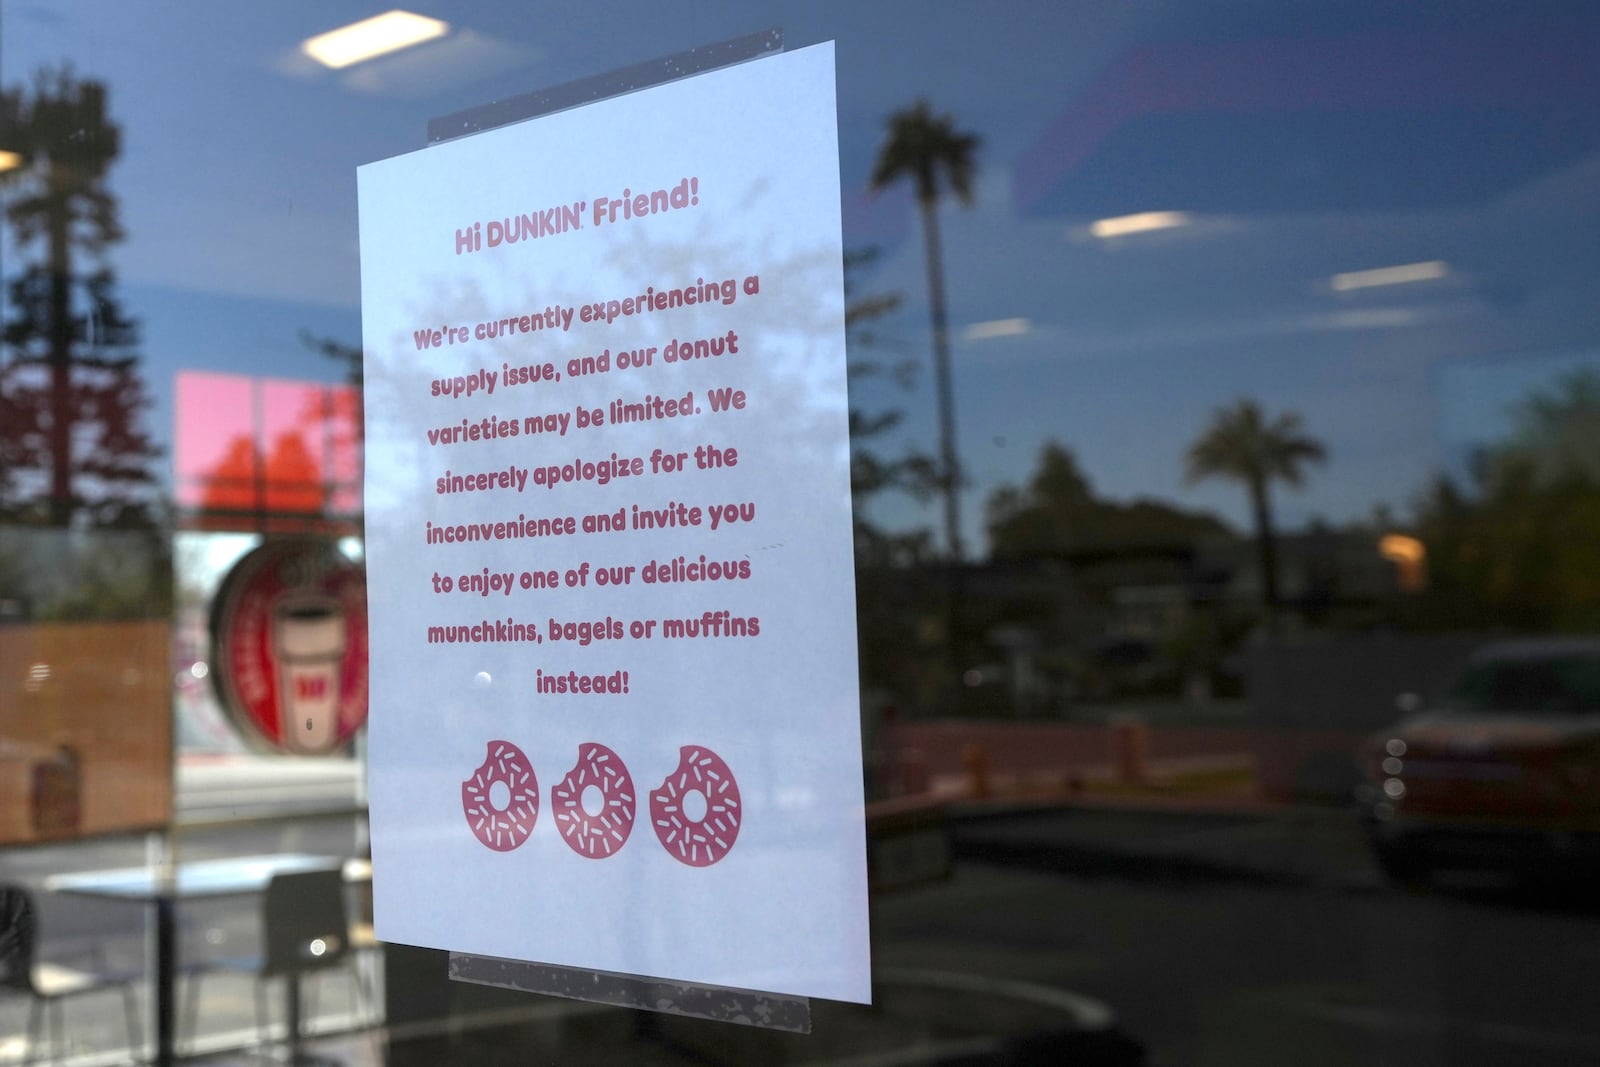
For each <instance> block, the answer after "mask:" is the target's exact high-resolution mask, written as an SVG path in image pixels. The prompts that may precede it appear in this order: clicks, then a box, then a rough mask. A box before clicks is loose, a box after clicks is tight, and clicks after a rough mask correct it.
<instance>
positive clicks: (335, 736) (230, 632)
mask: <svg viewBox="0 0 1600 1067" xmlns="http://www.w3.org/2000/svg"><path fill="white" fill-rule="evenodd" d="M211 661H212V662H211V677H212V678H213V679H214V680H215V683H216V688H217V695H218V698H219V699H220V700H221V702H222V706H223V708H224V709H225V710H226V711H227V713H228V715H229V716H230V717H231V718H232V719H233V721H234V723H235V724H236V725H238V726H239V727H240V729H241V731H242V732H243V733H244V734H245V735H246V736H247V737H248V738H250V740H252V741H254V742H255V743H257V744H259V745H261V746H263V747H266V748H269V749H272V750H275V751H279V752H289V753H294V754H298V755H320V754H323V753H327V752H332V751H334V750H336V749H338V748H339V747H340V746H341V745H343V744H344V743H345V742H346V741H348V740H349V739H350V737H351V735H353V734H354V733H355V732H356V730H357V729H359V728H360V727H361V724H362V723H364V722H365V721H366V718H367V587H366V574H365V572H364V571H363V569H362V568H361V567H360V566H358V565H356V564H355V563H352V562H351V561H350V560H349V559H347V558H346V557H345V556H344V555H343V554H341V553H340V552H339V550H338V548H337V547H336V546H335V545H334V544H332V543H331V542H328V541H321V540H315V539H310V538H290V539H281V540H271V541H267V542H266V543H264V544H262V545H261V546H259V547H258V548H256V549H254V550H253V551H251V552H250V553H248V554H247V555H245V556H244V557H243V558H242V559H240V560H239V562H238V563H237V564H235V565H234V568H233V570H231V571H230V572H229V573H228V576H227V578H226V579H224V580H223V583H222V589H221V590H220V591H219V592H218V594H217V599H216V602H215V604H214V605H213V608H212V617H211Z"/></svg>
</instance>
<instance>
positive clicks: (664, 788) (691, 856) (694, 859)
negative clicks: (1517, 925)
mask: <svg viewBox="0 0 1600 1067" xmlns="http://www.w3.org/2000/svg"><path fill="white" fill-rule="evenodd" d="M678 756H679V758H678V766H677V768H676V769H675V770H673V772H672V773H671V774H669V775H667V777H666V780H665V781H663V782H662V783H661V785H660V786H659V787H658V788H657V789H655V790H653V791H652V792H651V794H650V821H651V823H652V824H654V826H655V830H656V836H657V837H658V838H660V839H661V844H662V847H664V848H665V849H666V850H667V852H668V854H669V855H671V856H672V858H673V859H675V860H677V861H678V862H679V863H685V864H688V865H689V866H690V867H709V866H711V865H712V864H713V863H717V862H719V861H720V860H721V859H722V858H723V857H724V856H726V855H727V854H728V852H729V850H731V849H732V848H733V845H734V842H735V841H737V840H739V823H740V820H741V819H742V818H743V817H744V809H743V807H741V806H740V803H739V783H738V782H737V781H736V780H735V779H734V777H733V771H731V770H729V769H728V765H727V764H726V763H724V762H723V761H722V757H721V756H719V755H717V754H716V753H715V752H713V751H711V750H710V749H709V748H706V747H705V746H703V745H684V746H683V747H682V748H680V749H679V750H678Z"/></svg>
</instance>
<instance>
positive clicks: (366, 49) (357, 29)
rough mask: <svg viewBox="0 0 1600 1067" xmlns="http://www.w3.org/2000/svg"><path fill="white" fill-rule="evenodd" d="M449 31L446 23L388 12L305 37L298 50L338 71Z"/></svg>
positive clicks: (406, 12) (418, 16)
mask: <svg viewBox="0 0 1600 1067" xmlns="http://www.w3.org/2000/svg"><path fill="white" fill-rule="evenodd" d="M449 31H450V24H449V23H448V22H441V21H439V20H438V19H430V18H427V17H425V16H423V15H414V14H412V13H411V12H409V11H400V10H395V11H387V12H385V13H383V14H382V15H375V16H373V17H372V18H370V19H362V20H361V21H360V22H352V23H351V24H350V25H348V26H342V27H340V28H339V29H337V30H329V31H328V32H327V33H321V34H318V35H317V36H315V37H309V38H307V39H306V40H305V41H304V42H303V43H302V44H301V45H300V50H301V51H302V52H304V53H305V54H306V55H308V56H310V57H311V58H312V59H315V60H316V61H317V62H318V63H321V64H322V65H323V66H325V67H332V68H333V69H334V70H339V69H341V68H343V67H348V66H353V65H354V64H356V63H360V62H363V61H365V60H368V59H373V58H376V57H377V56H382V55H387V54H389V53H390V52H398V51H400V50H401V49H402V48H410V47H411V46H412V45H418V44H421V43H422V42H423V41H431V40H433V39H434V38H435V37H443V36H444V35H445V34H446V33H448V32H449Z"/></svg>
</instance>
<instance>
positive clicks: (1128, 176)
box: [0, 0, 1600, 545]
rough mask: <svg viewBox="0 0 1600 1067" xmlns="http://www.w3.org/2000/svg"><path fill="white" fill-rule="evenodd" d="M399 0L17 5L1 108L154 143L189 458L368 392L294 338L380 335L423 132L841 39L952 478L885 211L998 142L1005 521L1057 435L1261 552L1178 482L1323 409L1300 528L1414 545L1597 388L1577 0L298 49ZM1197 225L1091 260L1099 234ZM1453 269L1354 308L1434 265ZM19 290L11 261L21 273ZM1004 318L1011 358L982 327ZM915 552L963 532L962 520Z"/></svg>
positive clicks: (954, 261)
mask: <svg viewBox="0 0 1600 1067" xmlns="http://www.w3.org/2000/svg"><path fill="white" fill-rule="evenodd" d="M387 6H388V5H380V4H363V3H349V4H342V5H339V6H338V7H337V8H336V9H330V8H328V6H327V5H325V4H321V3H310V2H285V3H274V4H270V5H260V6H259V7H255V8H230V9H229V12H228V14H227V15H226V17H224V18H206V19H203V20H201V19H199V18H197V17H196V12H195V9H194V7H193V5H190V4H178V3H142V4H139V5H129V4H124V3H120V2H117V0H62V2H59V3H51V4H44V3H25V2H17V3H9V4H7V5H6V7H5V9H4V12H3V15H0V18H3V24H0V31H3V32H0V78H3V80H4V81H5V83H6V84H8V85H14V84H16V83H18V82H19V81H20V80H22V79H24V78H25V77H27V76H28V75H29V73H30V72H31V71H33V70H35V69H38V68H39V67H41V66H43V65H47V64H59V63H61V62H63V61H68V62H70V63H71V64H72V66H73V68H74V69H75V71H76V72H77V73H78V74H79V75H80V76H84V77H93V78H99V79H102V80H104V81H105V82H106V83H108V84H109V85H110V87H111V112H112V115H113V117H114V118H115V120H116V121H118V122H120V123H121V125H122V127H123V129H124V138H125V140H124V143H125V150H124V153H123V156H122V158H121V160H119V162H118V163H117V164H116V165H115V167H114V168H113V171H112V180H111V185H112V188H113V189H114V190H115V192H116V193H117V194H118V195H119V196H120V197H121V198H122V212H123V220H124V223H125V226H126V228H127V230H128V232H129V239H128V240H127V241H126V242H124V243H123V244H122V245H121V246H119V247H118V248H116V249H115V250H114V252H113V256H112V259H113V263H114V264H115V266H116V268H117V270H118V271H119V279H120V283H121V287H122V292H123V294H124V297H125V300H126V303H127V305H128V307H129V309H130V311H132V312H133V313H134V314H136V315H137V316H139V317H140V318H141V319H142V320H143V323H144V342H143V345H142V351H143V353H144V356H145V361H146V362H145V366H146V370H147V373H148V375H149V378H150V383H151V386H152V389H153V391H154V393H155V394H156V396H157V398H158V403H159V405H160V407H159V409H158V410H157V411H156V412H155V413H154V416H153V426H154V428H155V429H156V430H157V434H158V436H159V437H161V438H163V439H166V438H168V437H169V436H170V431H169V430H168V429H167V427H168V426H169V425H170V418H171V407H170V401H171V393H172V385H171V383H172V376H173V375H174V374H175V373H176V372H177V371H178V370H180V369H200V370H217V371H229V372H235V373H260V371H261V368H263V367H270V368H271V372H272V374H273V375H275V376H281V377H308V378H316V379H322V380H330V381H331V380H335V379H337V378H338V376H339V374H340V368H339V367H337V366H334V365H333V364H331V363H330V362H329V361H328V360H326V359H324V358H323V357H321V356H319V355H317V354H316V353H315V352H313V351H311V350H310V349H308V348H307V347H306V346H305V345H303V344H302V343H301V341H300V340H299V333H300V331H302V330H308V331H310V332H311V333H313V334H316V335H318V336H326V337H333V338H336V339H340V340H344V341H347V342H351V343H354V342H355V341H356V340H357V339H358V338H359V336H360V318H359V309H358V303H359V263H358V248H357V238H356V203H355V168H356V166H357V165H359V164H361V163H365V162H369V161H372V160H376V159H382V158H386V157H389V156H392V155H396V154H398V153H401V152H406V151H411V150H414V149H416V148H418V147H420V146H421V145H422V144H423V141H424V137H425V130H426V124H427V120H428V119H429V118H431V117H434V116H436V115H441V114H446V113H449V112H452V111H456V110H460V109H463V108H466V107H470V106H472V105H474V104H477V103H482V102H486V101H488V100H491V99H495V98H498V97H501V96H505V95H510V94H513V93H518V92H525V91H528V90H530V89H534V88H540V87H544V86H548V85H552V84H557V83H560V82H564V81H567V80H571V79H574V78H578V77H584V76H588V75H591V74H594V73H597V72H600V71H604V70H607V69H610V68H613V67H617V66H622V65H626V64H629V63H634V62H638V61H641V60H644V59H648V58H651V57H654V56H658V55H662V54H664V53H668V52H673V51H677V50H681V49H685V48H689V47H692V46H694V45H697V44H703V43H707V42H710V41H716V40H722V39H725V38H728V37H732V36H735V35H738V34H742V33H748V32H753V31H755V30H759V29H763V28H766V27H769V26H781V27H783V28H784V30H785V32H786V37H787V43H788V45H789V47H791V48H794V47H800V46H803V45H805V44H809V43H812V42H815V41H819V40H826V39H835V40H837V42H838V46H837V47H838V53H837V54H838V69H839V75H838V77H839V101H840V104H839V121H840V147H841V169H842V187H841V195H842V199H843V204H844V228H845V233H844V240H845V246H846V247H847V248H858V247H862V246H866V245H879V246H882V248H883V253H884V254H883V256H882V257H881V258H880V260H879V261H878V263H877V264H876V266H875V272H874V273H873V274H872V275H871V276H870V277H868V278H865V279H863V282H862V291H864V292H881V291H886V290H897V291H900V292H902V293H904V295H905V297H906V300H905V303H904V304H903V306H902V307H901V309H900V310H899V311H898V312H897V313H896V315H895V316H894V317H893V318H892V319H891V320H889V321H887V322H885V323H884V324H882V326H881V327H880V328H879V330H878V332H879V333H881V334H884V335H885V336H886V338H887V342H886V344H887V347H886V348H885V349H884V350H883V353H882V354H883V355H884V357H885V358H889V359H897V358H910V359H914V360H917V361H919V362H920V363H921V364H922V366H923V368H924V369H923V372H922V373H921V375H920V377H919V379H918V381H917V384H916V387H915V388H914V390H912V391H911V392H909V393H902V392H899V391H896V390H894V389H893V388H892V387H891V386H889V385H887V384H884V383H867V384H864V385H863V393H862V396H861V398H860V399H861V401H862V403H863V404H864V405H865V406H867V407H868V408H881V407H884V406H903V407H904V408H905V409H906V411H907V420H906V422H905V424H904V428H903V433H904V435H905V438H906V440H908V441H910V442H912V443H914V444H917V445H919V446H921V447H923V448H925V449H927V450H929V451H933V450H934V448H935V428H934V418H933V413H934V399H933V381H932V373H931V369H929V368H928V366H927V352H928V336H927V334H928V330H927V325H926V324H927V308H926V298H925V291H926V290H925V283H924V275H923V269H924V268H923V254H922V247H921V243H920V233H919V230H918V228H917V225H916V218H915V209H914V204H913V203H912V201H911V197H910V195H909V192H908V191H907V190H905V189H899V190H891V191H888V192H885V193H884V194H883V195H881V196H877V197H874V196H870V195H868V194H867V192H866V179H867V175H868V173H869V171H870V168H871V165H872V160H873V154H874V153H875V151H876V149H877V147H878V144H879V143H880V141H881V138H882V135H883V120H884V118H885V117H886V116H887V115H888V114H889V113H890V112H892V111H893V110H895V109H897V108H900V107H904V106H906V105H908V104H910V103H912V102H913V101H914V100H916V99H917V98H918V97H919V96H923V95H926V96H928V97H929V98H930V99H931V101H932V103H933V105H934V107H935V108H936V109H938V110H941V111H949V112H951V113H952V114H953V115H954V116H955V117H956V120H957V123H958V124H959V126H960V127H962V128H964V129H968V130H971V131H973V132H976V133H978V134H979V135H980V136H981V137H982V138H983V145H982V149H981V154H980V173H979V175H978V187H977V197H976V202H975V204H974V205H973V206H972V207H971V208H959V207H955V206H947V207H946V209H945V211H944V216H943V220H942V221H943V225H944V244H945V255H946V272H947V276H948V285H949V293H950V311H951V321H952V326H953V355H954V373H955V382H956V390H957V408H958V410H957V425H958V433H959V440H960V444H961V454H962V458H963V461H964V464H965V466H966V470H967V473H968V475H969V479H970V482H971V486H970V488H969V490H968V492H967V505H966V507H965V508H964V512H965V514H966V516H967V523H968V530H967V532H966V539H967V541H968V543H969V544H972V545H981V544H983V538H982V536H981V532H980V530H979V525H980V524H981V521H982V507H981V503H982V500H983V498H984V497H985V496H986V495H987V493H988V491H989V490H991V489H992V488H993V487H994V486H995V485H996V484H999V483H1002V482H1007V481H1010V482H1018V481H1021V480H1023V479H1024V478H1026V477H1027V475H1028V473H1029V471H1030V470H1031V468H1032V465H1033V462H1034V460H1035V459H1036V457H1037V455H1038V449H1039V445H1040V444H1041V443H1042V442H1043V441H1045V440H1047V439H1050V438H1054V439H1057V440H1059V441H1061V442H1063V443H1064V444H1066V445H1067V446H1068V447H1070V448H1071V449H1073V450H1074V451H1075V452H1076V453H1077V454H1078V456H1079V459H1080V460H1081V462H1082V465H1083V468H1084V470H1085V471H1086V473H1087V474H1088V475H1089V477H1090V478H1091V480H1092V481H1093V482H1094V484H1095V486H1096V487H1097V489H1098V490H1099V491H1100V492H1102V493H1105V494H1107V495H1111V496H1115V497H1119V498H1124V499H1125V498H1130V497H1134V496H1157V497H1161V498H1165V499H1169V500H1175V501H1179V502H1182V503H1185V504H1188V505H1190V506H1195V507H1203V508H1207V509H1210V510H1214V511H1216V512H1217V513H1219V514H1221V515H1223V516H1225V517H1227V518H1228V519H1229V520H1230V521H1232V522H1234V523H1236V524H1238V525H1240V526H1241V527H1242V526H1244V525H1245V500H1244V495H1243V493H1241V492H1239V491H1238V489H1237V487H1235V486H1232V485H1229V484H1226V483H1202V484H1200V485H1197V486H1194V487H1186V486H1185V485H1184V484H1183V482H1182V473H1183V453H1184V450H1185V448H1186V447H1187V445H1188V444H1189V442H1190V441H1192V440H1193V439H1194V438H1195V436H1196V435H1197V434H1198V433H1199V432H1200V430H1201V429H1202V427H1203V426H1204V425H1205V423H1206V421H1207V420H1208V418H1209V417H1210V414H1211V412H1212V410H1213V409H1214V408H1216V407H1218V406H1220V405H1222V404H1226V403H1229V402H1231V401H1232V400H1234V399H1235V398H1236V397H1238V396H1240V395H1244V394H1249V395H1253V396H1255V397H1257V398H1259V399H1260V400H1261V401H1262V402H1263V404H1264V405H1265V406H1266V407H1267V408H1268V409H1269V410H1273V411H1276V410H1286V409H1293V410H1297V411H1299V412H1300V413H1301V414H1302V415H1303V417H1304V419H1305V424H1306V427H1307V429H1308V430H1309V431H1310V432H1311V433H1313V434H1315V435H1316V436H1318V437H1320V438H1321V439H1322V440H1323V441H1324V442H1325V443H1326V444H1327V447H1328V452H1329V462H1328V463H1327V464H1326V466H1324V467H1322V468H1319V469H1318V470H1316V471H1315V472H1313V474H1312V475H1311V477H1310V478H1309V480H1308V483H1307V485H1306V487H1305V488H1304V489H1303V490H1300V491H1297V492H1288V493H1284V494H1282V497H1281V499H1280V501H1279V508H1280V511H1281V512H1282V514H1283V518H1284V520H1285V522H1286V523H1287V524H1290V525H1298V524H1300V523H1303V522H1305V521H1307V520H1308V519H1309V518H1310V517H1312V516H1314V515H1320V516H1324V517H1327V518H1329V519H1332V520H1344V519H1351V518H1357V517H1362V516H1365V515H1367V514H1369V513H1370V511H1371V510H1372V508H1373V506H1374V505H1375V504H1379V503H1385V504H1388V505H1389V506H1391V507H1393V508H1395V509H1396V510H1397V511H1398V512H1400V513H1401V514H1404V512H1405V508H1406V504H1407V502H1408V501H1409V500H1410V499H1411V498H1412V497H1414V496H1415V495H1416V494H1417V493H1418V492H1419V491H1420V490H1421V489H1422V488H1423V486H1424V484H1425V483H1426V481H1427V479H1428V478H1429V476H1430V475H1431V473H1432V472H1433V471H1435V470H1436V469H1440V468H1450V469H1454V470H1460V469H1462V467H1463V465H1464V459H1465V456H1466V455H1467V454H1468V453H1469V452H1470V451H1471V449H1472V448H1474V447H1476V446H1478V445H1481V444H1483V443H1484V442H1485V441H1487V440H1490V439H1492V438H1493V436H1494V435H1495V434H1497V433H1499V432H1503V430H1504V427H1505V422H1504V419H1505V411H1506V410H1507V409H1508V408H1509V407H1510V406H1511V405H1512V404H1514V403H1515V401H1516V399H1517V398H1518V397H1520V396H1521V395H1523V394H1525V393H1526V392H1527V391H1528V390H1529V389H1531V388H1534V387H1536V386H1539V385H1543V384H1546V383H1548V382H1549V381H1550V380H1551V376H1552V375H1553V374H1555V373H1557V372H1559V371H1560V370H1563V369H1567V368H1570V367H1571V366H1574V365H1579V366H1583V365H1590V366H1592V365H1594V364H1595V363H1596V362H1597V360H1600V356H1597V354H1596V350H1595V348H1594V342H1595V339H1596V337H1597V336H1600V305H1597V303H1596V301H1595V300H1594V299H1593V293H1594V291H1595V282H1596V280H1597V275H1600V240H1597V237H1600V233H1597V231H1600V211H1597V210H1596V208H1597V207H1600V204H1597V200H1600V161H1597V156H1596V148H1597V146H1600V106H1597V105H1600V72H1597V68H1596V65H1595V64H1594V63H1593V62H1592V56H1593V55H1595V54H1597V51H1600V48H1597V46H1600V13H1591V12H1590V10H1589V9H1587V8H1585V7H1583V6H1581V5H1542V4H1519V5H1510V4H1481V3H1464V4H1449V5H1442V4H1413V5H1405V6H1404V10H1401V11H1396V10H1392V8H1393V7H1394V6H1395V5H1386V4H1376V3H1370V4H1359V3H1358V4H1350V3H1340V4H1331V3H1299V4H1294V5H1284V4H1262V3H1242V4H1239V3H1229V4H1220V3H1209V4H1195V3H1176V2H1172V3H1135V4H1122V5H1098V4H1061V5H1058V4H1043V3H1040V4H1032V5H1017V6H1015V7H1007V8H1004V9H1001V8H996V7H995V6H993V5H961V6H956V5H940V6H938V7H936V8H930V7H929V6H928V5H926V4H911V3H876V4H871V5H847V4H804V5H802V4H788V3H761V4H746V3H732V2H726V3H695V4H692V5H635V6H631V7H628V8H621V9H607V10H606V12H605V14H604V15H597V14H596V12H595V10H594V9H593V8H590V7H572V8H568V9H563V10H554V11H550V10H539V11H537V12H535V11H532V10H529V9H527V8H525V7H524V6H523V5H516V4H489V3H481V2H471V3H469V2H465V0H461V2H439V3H418V4H413V5H411V6H412V8H413V9H414V10H417V11H420V12H422V13H424V14H427V15H431V16H433V17H437V18H440V19H443V20H445V21H447V22H449V23H450V24H451V26H452V33H451V34H450V35H449V36H447V37H446V38H445V39H444V40H443V41H440V42H434V43H432V44H430V45H425V46H422V47H420V48H417V49H414V50H412V51H410V52H407V53H401V54H398V55H395V56H391V57H387V58H384V59H379V60H375V61H373V62H371V63H368V64H363V65H359V66H357V67H353V68H350V69H348V70H345V71H342V72H334V71H329V70H326V69H323V68H320V67H318V66H316V65H315V64H313V63H311V62H310V61H309V60H307V59H305V58H304V57H302V56H300V55H299V54H298V52H297V48H298V45H299V43H300V41H301V40H303V39H304V38H306V37H309V36H311V35H313V34H315V33H319V32H322V31H325V30H328V29H331V28H334V26H336V25H338V24H341V23H342V22H345V21H351V20H354V19H356V18H359V17H363V16H366V15H370V14H375V13H377V12H379V11H381V10H383V9H385V8H386V7H387ZM1154 211H1166V212H1183V213H1184V215H1183V219H1184V224H1182V225H1176V226H1170V227H1167V228H1163V229H1155V230H1149V231H1145V232H1133V233H1126V234H1123V235H1120V236H1113V237H1109V238H1106V237H1097V236H1095V234H1094V232H1093V228H1092V224H1093V223H1094V222H1095V221H1096V220H1097V219H1102V218H1107V217H1116V216H1123V215H1128V214H1132V213H1137V212H1154ZM1432 262H1437V263H1440V264H1444V265H1445V266H1444V268H1443V269H1442V271H1440V272H1439V273H1438V274H1437V275H1436V276H1432V277H1424V278H1419V279H1416V280H1412V281H1408V282H1402V283H1400V284H1392V285H1372V286H1362V287H1357V288H1347V289H1341V288H1340V287H1338V286H1335V285H1334V284H1333V282H1332V279H1333V278H1334V277H1335V276H1338V275H1348V274H1350V273H1352V272H1361V271H1370V270H1374V269H1378V268H1384V267H1390V266H1395V265H1402V264H1415V263H1432ZM17 265H18V258H17V255H16V252H15V249H13V248H11V247H9V245H8V246H7V247H6V249H5V260H4V266H5V270H6V271H7V273H10V272H11V271H13V270H14V269H15V268H16V266H17ZM994 323H1003V324H1006V325H1005V327H1004V328H999V327H994V326H986V324H994ZM891 517H892V520H893V521H897V522H915V521H920V522H925V523H926V524H928V525H929V526H934V525H936V522H937V511H936V507H935V506H934V505H931V504H930V505H929V506H928V508H927V509H926V510H925V511H923V510H918V509H917V508H916V507H914V506H911V505H906V506H904V507H899V508H897V509H896V510H895V511H894V512H893V513H892V516H891Z"/></svg>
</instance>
